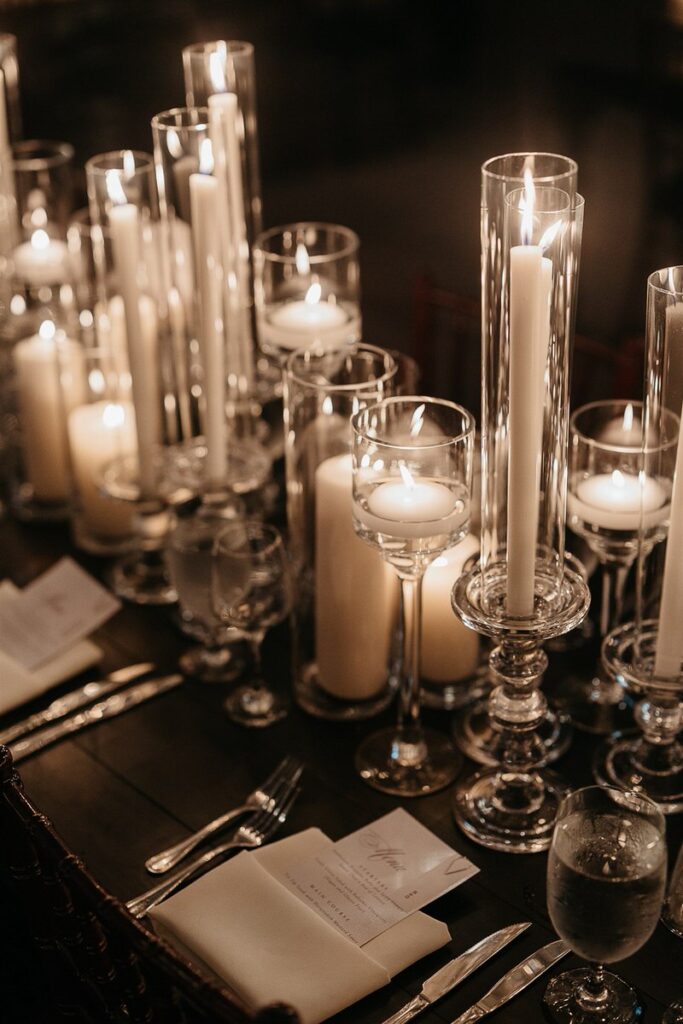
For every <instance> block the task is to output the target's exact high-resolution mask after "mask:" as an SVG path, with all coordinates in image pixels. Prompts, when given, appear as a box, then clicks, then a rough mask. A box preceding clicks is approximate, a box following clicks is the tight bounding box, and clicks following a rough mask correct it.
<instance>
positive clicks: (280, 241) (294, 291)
mask: <svg viewBox="0 0 683 1024" xmlns="http://www.w3.org/2000/svg"><path fill="white" fill-rule="evenodd" d="M358 246H359V241H358V236H357V235H356V234H355V232H353V231H351V230H350V229H349V228H345V227H340V226H339V225H338V224H320V223H316V222H311V223H307V222H300V223H297V224H286V225H284V227H276V228H271V229H270V230H269V231H265V232H263V233H262V234H261V235H259V237H258V238H257V240H256V243H255V245H254V293H255V300H256V323H257V328H258V339H259V344H260V346H261V348H262V349H263V350H264V352H267V353H269V354H270V355H272V356H273V357H274V358H275V359H277V360H278V361H279V362H280V363H281V364H284V361H285V359H286V358H287V356H288V355H289V354H290V353H291V352H292V351H293V350H294V349H299V348H312V349H315V350H316V351H334V350H336V349H339V348H342V347H343V346H344V345H353V344H355V343H356V342H358V341H360V338H361V319H360V271H359V264H358Z"/></svg>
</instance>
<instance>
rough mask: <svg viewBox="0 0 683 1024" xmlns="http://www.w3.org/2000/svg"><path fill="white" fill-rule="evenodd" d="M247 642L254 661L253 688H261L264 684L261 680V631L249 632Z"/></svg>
mask: <svg viewBox="0 0 683 1024" xmlns="http://www.w3.org/2000/svg"><path fill="white" fill-rule="evenodd" d="M248 642H249V649H250V650H251V657H252V660H253V662H254V680H253V682H254V689H257V690H262V689H263V688H264V686H265V683H264V681H263V655H262V654H261V648H262V646H263V633H250V635H249V637H248Z"/></svg>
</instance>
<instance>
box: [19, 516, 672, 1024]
mask: <svg viewBox="0 0 683 1024" xmlns="http://www.w3.org/2000/svg"><path fill="white" fill-rule="evenodd" d="M64 553H70V554H72V555H73V556H74V557H76V558H78V560H79V561H80V562H81V563H82V564H83V565H85V567H86V568H88V569H89V570H90V571H92V572H93V573H95V574H99V573H100V572H101V570H102V564H101V562H98V561H97V560H95V559H89V558H84V557H83V556H81V555H78V554H77V553H76V552H74V551H73V549H72V548H71V545H70V543H69V539H68V531H67V530H66V528H63V527H57V526H50V527H47V526H40V527H38V526H23V525H19V524H17V523H15V522H12V521H11V520H5V521H3V522H2V523H0V577H3V576H9V577H10V578H11V579H12V580H13V581H14V582H15V583H17V584H18V585H21V586H23V585H25V584H26V583H28V582H29V581H30V580H31V579H33V578H34V577H35V576H36V575H38V574H39V573H40V572H42V571H44V570H45V569H46V568H47V567H48V566H49V565H51V564H52V563H53V562H54V561H55V560H56V559H57V558H58V557H59V556H61V555H62V554H64ZM95 639H96V640H97V642H98V644H100V645H101V646H102V648H103V649H104V652H105V658H104V662H103V664H102V670H103V671H110V670H112V669H114V668H118V667H120V666H123V665H125V664H128V663H131V662H133V661H138V660H143V659H144V660H152V661H155V662H156V664H157V665H158V666H159V667H160V668H161V669H165V670H168V669H173V668H174V666H175V665H176V662H177V658H178V655H179V654H180V652H181V651H182V650H183V649H184V647H186V646H187V643H188V642H187V640H186V639H185V638H184V637H183V636H182V635H181V634H180V633H179V632H178V631H177V630H176V629H175V628H174V626H173V625H172V623H171V621H170V619H169V616H168V613H167V612H166V611H165V610H163V609H155V608H139V607H133V606H130V605H128V606H125V607H124V608H123V609H122V610H121V611H120V612H119V613H118V614H117V615H116V616H115V617H114V618H113V619H112V620H111V621H110V622H108V623H107V624H106V625H105V626H104V627H103V628H102V629H101V630H99V631H98V632H97V634H96V636H95ZM265 656H266V657H265V661H266V670H267V672H268V673H269V674H270V677H271V678H272V680H273V681H274V682H276V683H277V684H278V685H280V686H282V687H283V688H285V687H286V686H287V685H288V665H289V657H288V651H287V636H286V631H284V630H280V631H276V632H275V633H274V634H273V635H271V636H270V637H269V638H268V639H267V641H266V650H265ZM573 657H577V655H573ZM553 664H554V667H555V670H556V671H561V670H562V665H561V661H560V659H559V656H553ZM66 688H68V687H66ZM226 692H227V689H226V688H224V687H223V686H218V685H214V686H207V685H201V684H199V683H196V682H192V681H188V682H187V683H185V684H183V685H182V686H181V687H179V688H178V689H177V690H174V691H173V692H171V693H168V694H166V695H164V696H162V697H160V698H158V699H156V700H153V701H151V702H149V703H148V704H145V705H143V706H141V707H139V708H137V709H135V710H133V711H131V712H129V713H127V714H126V715H124V716H122V717H121V718H118V719H114V720H112V721H109V722H105V723H102V724H101V725H98V726H96V727H94V728H92V729H90V730H89V731H87V732H84V733H82V734H81V735H80V736H78V737H75V738H73V739H70V740H66V741H64V742H62V743H60V744H58V745H57V746H54V747H52V748H50V749H48V750H45V751H44V752H42V753H40V754H38V755H36V756H34V757H33V758H31V759H30V760H27V761H25V762H23V763H22V764H21V765H20V772H21V775H22V778H23V780H24V784H25V787H26V790H27V792H28V794H29V795H30V797H31V798H32V799H33V800H34V802H35V803H37V805H38V806H39V807H40V808H41V809H42V810H43V811H44V812H45V813H46V814H47V815H48V816H49V817H50V818H51V819H52V821H53V822H54V824H55V826H56V827H57V829H58V830H59V831H60V832H61V834H62V836H63V837H64V839H65V840H66V842H67V843H68V844H69V845H70V846H71V847H72V848H73V849H74V850H75V851H76V852H77V853H78V854H79V855H80V856H82V857H83V858H84V859H85V861H86V863H87V865H88V867H89V868H90V870H91V871H92V872H93V874H94V875H95V876H96V877H97V878H98V880H99V881H100V882H101V883H102V884H103V885H104V886H106V887H107V888H108V889H109V890H110V891H111V892H113V893H114V894H115V895H116V896H118V897H120V898H121V899H123V900H126V899H128V898H130V897H131V896H133V895H135V894H137V893H139V892H141V891H142V890H144V889H146V888H148V887H149V884H150V876H149V875H148V874H146V872H145V870H144V868H143V864H144V861H145V859H146V858H147V857H148V856H149V855H150V854H151V853H153V852H155V851H158V850H161V849H163V848H164V847H165V846H168V845H169V844H170V843H173V842H175V841H177V840H179V839H180V838H181V837H182V836H184V835H186V834H187V833H188V832H189V831H191V830H194V829H196V828H198V827H199V826H201V825H202V824H204V823H205V822H206V821H208V820H209V819H210V818H213V817H215V816H217V815H218V814H220V813H221V812H223V811H224V810H225V809H226V808H228V807H230V806H233V805H235V804H236V803H238V802H239V801H240V800H241V798H242V797H243V796H244V795H246V794H247V793H248V792H250V791H251V789H252V788H253V787H254V785H255V784H256V783H257V782H259V781H261V780H262V779H263V778H265V776H266V775H267V774H268V773H269V772H270V770H271V769H272V768H273V767H274V765H275V764H276V763H277V762H278V760H279V759H280V758H281V757H282V756H283V754H284V753H286V752H290V751H291V752H294V753H296V754H297V755H298V756H300V757H301V758H302V759H303V760H304V762H305V764H306V773H305V777H304V784H303V790H302V793H301V796H300V798H299V800H298V802H297V804H296V805H295V807H294V809H293V811H292V813H291V815H290V817H289V819H288V821H287V823H286V826H285V828H284V829H283V833H282V834H283V835H284V834H288V833H291V832H296V831H298V830H300V829H303V828H306V827H308V826H310V825H317V826H319V827H320V828H321V829H323V830H324V831H325V832H326V833H327V834H328V835H329V836H330V837H331V838H332V839H338V838H340V837H341V836H343V835H345V834H346V833H348V832H350V831H352V830H354V829H356V828H359V827H361V826H363V825H365V824H367V823H368V822H370V821H372V820H373V819H374V818H377V817H378V816H380V815H382V814H385V813H387V812H388V811H389V810H391V809H392V808H394V807H395V806H397V804H399V803H400V801H398V800H395V799H393V798H390V797H385V796H383V795H382V794H380V793H377V792H375V791H374V790H371V789H369V788H368V787H367V786H365V785H364V784H363V783H362V782H361V781H360V779H358V778H357V776H356V774H355V772H354V768H353V751H354V749H355V747H356V745H357V744H358V742H359V740H360V739H361V737H362V736H364V735H366V734H367V733H368V732H369V731H370V730H373V729H376V728H377V727H378V726H381V725H383V724H386V723H388V722H390V721H391V712H387V713H385V715H383V716H382V717H381V718H378V719H374V720H371V721H370V722H366V723H363V724H358V725H343V724H335V723H328V722H323V721H318V720H317V719H313V718H310V717H308V716H307V715H305V714H304V713H303V712H301V711H300V710H299V709H298V708H296V707H294V708H292V710H291V713H290V715H289V717H288V718H287V719H286V720H285V721H283V722H281V723H279V724H277V725H275V726H273V727H272V728H270V729H267V730H264V731H260V730H254V731H252V730H248V729H243V728H240V727H238V726H236V725H233V724H232V723H230V722H229V721H228V719H227V718H226V717H225V715H224V714H223V713H222V710H221V703H222V701H223V699H224V697H225V695H226ZM25 711H26V709H22V710H21V712H20V714H21V715H23V714H24V713H25ZM18 716H19V714H17V715H13V716H10V715H8V716H6V717H5V718H4V719H0V722H1V723H2V724H3V725H4V724H9V723H10V722H11V721H12V720H13V718H15V717H18ZM425 718H426V719H427V721H428V722H429V723H430V724H431V725H434V726H436V727H438V728H442V729H443V730H448V729H449V726H450V722H449V718H448V716H447V715H445V714H437V713H431V714H427V715H426V716H425ZM593 746H594V741H593V740H592V739H591V738H590V737H587V736H581V735H577V736H576V738H575V741H574V744H573V746H572V748H571V750H570V752H569V753H568V754H567V755H566V756H565V757H564V758H563V759H562V760H561V761H560V762H559V764H558V765H557V770H558V771H559V772H561V773H563V774H564V775H565V776H566V777H567V778H568V779H570V780H571V782H572V783H573V784H575V785H577V786H578V785H586V784H589V783H590V782H591V781H592V779H591V773H590V762H591V755H592V750H593ZM470 767H471V766H470ZM405 806H406V807H407V809H408V810H409V811H410V812H411V813H412V814H414V815H415V817H416V818H418V819H419V820H420V821H421V822H422V823H423V824H424V825H426V826H427V827H428V828H430V829H432V830H433V831H434V832H435V833H436V834H437V835H438V836H439V837H440V838H441V839H443V840H445V841H446V842H447V843H449V844H450V845H451V846H453V847H454V848H455V849H456V850H458V851H459V852H461V853H463V854H465V855H466V856H467V857H469V858H470V859H471V860H472V861H473V862H474V863H475V864H476V865H477V866H478V867H479V868H480V872H479V874H478V875H477V876H476V877H475V878H473V879H472V880H470V881H468V882H467V883H465V884H464V885H463V886H461V887H460V888H458V889H456V890H455V891H454V892H452V893H450V894H449V895H447V896H445V897H443V898H442V899H440V900H438V901H437V902H436V903H434V904H433V905H432V906H430V907H429V908H428V909H429V912H430V913H432V914H433V915H434V916H435V917H438V918H440V919H442V920H444V921H446V922H447V923H448V925H449V928H450V930H451V935H452V943H451V945H450V946H449V947H448V948H446V949H443V950H440V951H439V952H437V953H434V954H433V955H432V956H430V957H428V958H426V959H425V960H422V961H420V962H419V963H418V964H416V965H414V966H413V967H411V968H409V969H408V970H406V971H404V972H403V973H402V974H401V975H400V976H399V977H398V978H397V979H396V980H395V981H394V982H393V984H392V985H391V986H390V987H388V988H385V989H382V990H381V991H379V992H376V993H374V994H373V995H371V996H369V997H368V998H367V999H364V1000H363V1001H362V1002H360V1003H357V1004H356V1005H355V1006H353V1007H351V1008H350V1009H349V1010H348V1011H346V1012H345V1013H343V1014H341V1015H339V1017H338V1018H335V1022H338V1024H351V1022H353V1024H379V1022H381V1021H382V1020H383V1019H384V1018H385V1017H386V1016H388V1015H389V1014H390V1013H393V1012H394V1011H395V1010H397V1009H398V1008H399V1006H401V1005H402V1003H403V1002H405V1001H406V998H407V994H408V993H411V994H414V993H415V992H416V991H417V989H418V988H419V986H420V984H421V981H422V980H423V979H424V978H425V977H426V976H427V975H428V974H430V973H431V972H432V971H434V970H436V969H437V968H438V967H439V966H441V964H443V963H444V962H445V961H446V960H448V959H449V958H450V957H452V956H454V955H456V954H457V953H458V952H461V951H463V950H464V949H466V948H467V947H468V946H470V945H471V944H472V943H474V942H475V941H477V940H478V939H480V938H482V937H483V936H485V935H487V934H489V933H490V932H492V931H494V930H495V929H497V928H500V927H502V926H504V925H507V924H510V923H512V922H515V921H522V920H529V921H531V922H532V927H531V928H529V929H528V931H527V932H526V933H525V934H524V935H523V936H522V938H521V939H519V940H517V941H516V942H515V943H514V944H513V945H512V946H511V947H510V948H508V949H507V950H506V951H505V952H504V953H503V954H502V955H500V956H498V957H496V958H495V959H494V960H493V961H492V962H490V963H489V964H487V965H486V966H485V967H484V968H483V969H482V970H480V971H478V972H477V973H476V974H475V975H473V976H472V977H471V978H469V979H468V980H467V981H466V982H465V983H464V984H463V985H461V986H460V987H459V988H458V989H457V990H456V991H455V992H453V993H452V994H451V995H450V996H448V997H447V998H445V999H444V1000H443V1001H442V1002H440V1003H439V1004H437V1006H436V1007H435V1008H434V1009H433V1010H432V1011H431V1012H430V1013H426V1014H423V1015H422V1016H421V1017H420V1018H419V1019H420V1020H421V1021H423V1022H424V1024H430V1022H431V1024H437V1022H444V1021H451V1020H453V1018H455V1017H457V1016H458V1015H459V1014H460V1013H462V1012H463V1011H464V1010H465V1009H466V1008H467V1007H469V1006H470V1005H471V1004H472V1003H474V1002H475V1001H476V1000H477V999H478V998H479V997H480V996H481V995H482V994H483V993H484V992H485V991H486V990H487V989H488V988H489V986H490V985H491V984H492V983H493V982H494V981H495V980H497V979H498V978H499V977H500V975H501V974H502V973H503V972H504V971H505V970H507V969H508V968H510V967H512V966H513V965H514V964H515V963H517V962H518V961H519V960H520V959H522V957H523V956H525V955H527V954H529V953H531V952H532V951H533V950H534V949H536V948H538V947H539V946H540V945H542V944H544V943H546V942H548V941H550V940H551V939H552V938H553V937H554V936H553V932H552V928H551V925H550V923H549V920H548V916H547V913H546V895H545V867H546V857H545V855H543V854H536V855H525V856H511V855H505V854H501V853H494V852H491V851H489V850H485V849H483V848H481V847H479V846H476V845H474V844H473V843H471V842H470V841H468V840H467V839H466V838H465V837H464V836H463V835H462V834H461V833H460V832H459V831H458V829H457V828H456V827H455V824H454V822H453V818H452V815H451V809H450V794H449V792H448V791H445V792H442V793H439V794H436V795H434V796H431V797H426V798H423V799H419V800H412V801H406V802H405ZM668 832H669V841H670V850H671V853H672V855H673V854H674V853H675V851H676V850H677V849H678V847H679V845H680V843H681V839H682V838H683V820H682V818H681V817H679V818H678V819H676V818H672V819H670V820H669V821H668ZM0 841H1V840H0ZM0 913H1V912H0ZM1 931H2V929H1V928H0V932H1ZM9 938H10V941H11V936H9ZM577 962H578V961H576V960H575V958H573V957H568V958H567V959H566V960H565V961H564V962H563V963H562V964H561V965H560V967H559V968H555V970H556V971H557V970H562V969H565V968H567V967H570V966H576V964H577ZM618 970H619V973H620V974H621V975H622V976H623V977H624V978H625V979H626V980H627V981H629V982H630V983H631V984H633V985H635V986H636V987H637V989H638V990H639V991H640V993H641V994H642V997H643V1001H644V1004H645V1007H646V1013H645V1020H646V1021H648V1022H649V1021H660V1020H661V1017H662V1013H663V1010H664V1008H665V1006H667V1005H668V1004H669V1003H670V1002H671V1001H672V1000H673V999H674V998H675V997H678V996H681V995H683V943H681V941H680V940H678V939H676V938H674V936H673V935H671V933H670V932H668V931H667V929H666V928H665V927H664V926H663V925H661V924H660V925H658V927H657V930H656V932H655V934H654V935H653V937H652V938H651V939H650V941H649V942H648V943H647V945H646V946H645V947H644V948H643V949H642V950H641V951H640V952H639V953H637V954H636V955H635V956H634V957H631V958H630V959H629V960H627V961H624V962H623V963H621V964H619V967H618ZM6 975H7V972H5V978H4V979H2V977H0V984H3V983H4V986H5V988H6V992H4V993H3V994H2V999H1V1000H0V1020H2V1022H3V1024H18V1022H21V1024H23V1022H24V1021H26V1022H27V1024H51V1022H50V1021H49V1020H45V1021H42V1020H36V1019H35V1017H31V1016H26V1012H27V1011H26V1010H25V1000H24V999H23V998H16V996H17V993H16V992H15V993H13V992H12V979H11V978H7V976H6ZM36 982H37V983H38V979H36ZM546 982H547V978H545V979H542V980H541V981H540V982H538V983H537V984H535V985H533V986H532V987H531V988H529V989H527V991H526V992H524V993H523V994H522V995H521V996H519V997H517V998H516V999H514V1000H513V1001H512V1002H511V1003H509V1004H508V1005H507V1006H505V1007H504V1008H503V1009H501V1010H499V1011H498V1013H497V1014H496V1015H495V1016H493V1018H492V1019H493V1020H495V1021H496V1024H531V1022H535V1021H542V1020H543V1019H544V1018H543V1012H542V1008H541V996H542V994H543V990H544V988H545V985H546ZM311 984H315V979H314V978H312V979H311ZM13 995H14V997H15V998H13Z"/></svg>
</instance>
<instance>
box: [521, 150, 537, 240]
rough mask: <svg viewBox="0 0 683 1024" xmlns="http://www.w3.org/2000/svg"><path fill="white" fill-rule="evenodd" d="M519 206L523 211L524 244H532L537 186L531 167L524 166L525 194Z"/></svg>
mask: <svg viewBox="0 0 683 1024" xmlns="http://www.w3.org/2000/svg"><path fill="white" fill-rule="evenodd" d="M519 206H520V209H521V211H522V245H530V244H531V238H532V236H533V231H534V208H535V206H536V186H535V185H534V176H533V173H532V171H531V168H530V167H525V168H524V195H523V197H522V199H521V201H520V204H519Z"/></svg>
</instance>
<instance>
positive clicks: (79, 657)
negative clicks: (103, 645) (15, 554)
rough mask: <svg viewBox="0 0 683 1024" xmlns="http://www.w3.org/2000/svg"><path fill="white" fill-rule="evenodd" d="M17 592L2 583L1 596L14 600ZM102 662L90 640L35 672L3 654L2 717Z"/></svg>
mask: <svg viewBox="0 0 683 1024" xmlns="http://www.w3.org/2000/svg"><path fill="white" fill-rule="evenodd" d="M16 592H17V588H16V587H15V586H14V584H13V583H12V582H11V581H10V580H3V581H2V582H1V583H0V595H2V594H7V595H10V596H11V595H13V594H16ZM101 658H102V651H101V650H100V648H99V647H98V646H97V645H96V644H94V643H92V641H90V640H81V641H79V643H77V644H74V646H73V647H70V648H69V650H68V651H63V652H62V653H61V654H58V655H57V657H56V658H52V659H51V660H50V661H48V662H46V663H45V664H44V665H41V666H40V668H39V669H36V671H35V672H27V670H26V669H25V668H24V667H23V665H20V664H19V662H17V661H15V660H14V659H13V658H10V657H9V656H8V655H7V654H4V653H3V651H0V715H3V714H4V713H5V712H6V711H11V709H12V708H15V707H18V705H20V704H25V703H26V701H29V700H32V699H33V698H34V697H39V696H40V695H41V694H42V693H45V691H46V690H49V689H50V687H51V686H56V684H57V683H61V682H64V680H65V679H70V678H71V676H75V675H77V674H78V673H79V672H83V671H84V670H85V669H86V668H90V667H91V666H92V665H96V664H97V663H98V661H100V660H101Z"/></svg>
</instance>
